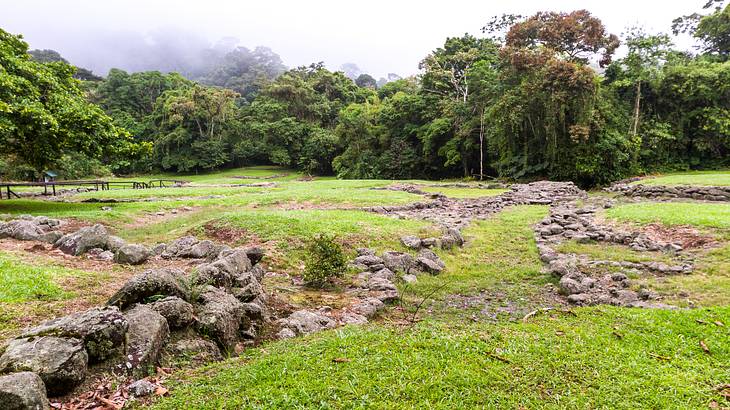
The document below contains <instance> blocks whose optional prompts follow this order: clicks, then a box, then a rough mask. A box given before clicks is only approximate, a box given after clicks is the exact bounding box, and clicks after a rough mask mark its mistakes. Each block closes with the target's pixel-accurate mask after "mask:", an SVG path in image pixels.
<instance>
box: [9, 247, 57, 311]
mask: <svg viewBox="0 0 730 410" xmlns="http://www.w3.org/2000/svg"><path fill="white" fill-rule="evenodd" d="M54 276H55V275H54V273H53V271H52V270H51V269H49V268H48V267H40V266H30V265H27V264H24V263H21V262H20V261H18V260H17V259H16V258H13V257H11V256H9V255H6V254H1V253H0V302H5V303H20V302H26V301H31V300H53V299H61V298H63V297H65V296H66V294H65V292H64V291H63V289H61V287H60V286H58V285H57V284H56V283H54V281H53V278H54Z"/></svg>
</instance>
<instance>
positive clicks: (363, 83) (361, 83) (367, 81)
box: [355, 74, 378, 89]
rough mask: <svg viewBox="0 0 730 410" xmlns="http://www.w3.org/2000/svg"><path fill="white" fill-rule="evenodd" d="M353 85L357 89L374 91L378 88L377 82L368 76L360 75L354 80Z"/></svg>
mask: <svg viewBox="0 0 730 410" xmlns="http://www.w3.org/2000/svg"><path fill="white" fill-rule="evenodd" d="M355 84H357V86H358V87H363V88H372V89H376V88H377V87H378V82H377V81H375V79H374V78H373V77H372V76H371V75H370V74H360V75H359V76H358V77H357V79H355Z"/></svg>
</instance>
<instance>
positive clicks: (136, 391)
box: [127, 379, 155, 397]
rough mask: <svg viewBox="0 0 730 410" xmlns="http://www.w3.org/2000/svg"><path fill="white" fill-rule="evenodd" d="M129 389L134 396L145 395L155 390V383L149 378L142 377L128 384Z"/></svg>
mask: <svg viewBox="0 0 730 410" xmlns="http://www.w3.org/2000/svg"><path fill="white" fill-rule="evenodd" d="M127 390H128V391H129V394H131V395H132V396H134V397H145V396H149V395H150V394H152V393H154V392H155V385H154V384H152V382H150V381H149V380H147V379H142V380H137V381H136V382H134V383H132V384H130V385H129V386H127Z"/></svg>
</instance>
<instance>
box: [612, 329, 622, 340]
mask: <svg viewBox="0 0 730 410" xmlns="http://www.w3.org/2000/svg"><path fill="white" fill-rule="evenodd" d="M611 334H612V335H614V336H616V338H617V339H623V338H624V335H622V334H621V333H619V332H617V331H615V330H614V331H613V332H611Z"/></svg>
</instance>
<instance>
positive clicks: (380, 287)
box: [366, 277, 398, 291]
mask: <svg viewBox="0 0 730 410" xmlns="http://www.w3.org/2000/svg"><path fill="white" fill-rule="evenodd" d="M366 286H367V288H368V289H370V290H373V291H392V290H396V291H397V290H398V288H396V286H395V285H394V284H393V282H391V281H389V280H388V279H384V278H382V277H370V279H368V282H367V285H366Z"/></svg>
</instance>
